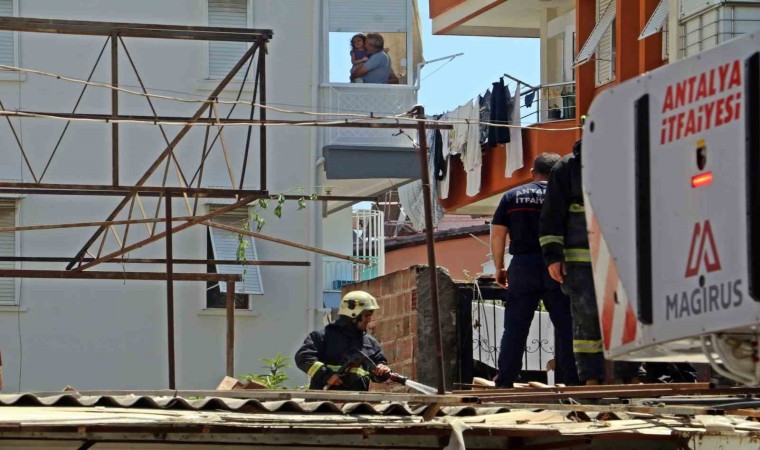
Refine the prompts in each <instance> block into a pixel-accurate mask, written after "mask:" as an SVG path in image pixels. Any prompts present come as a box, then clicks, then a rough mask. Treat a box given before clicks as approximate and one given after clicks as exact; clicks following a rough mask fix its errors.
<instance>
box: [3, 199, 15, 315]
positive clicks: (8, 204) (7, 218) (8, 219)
mask: <svg viewBox="0 0 760 450" xmlns="http://www.w3.org/2000/svg"><path fill="white" fill-rule="evenodd" d="M15 226H16V201H15V200H7V199H0V227H15ZM16 240H17V233H15V232H12V231H9V232H5V233H0V256H17V254H16V249H17V246H16ZM15 268H16V263H15V262H13V261H0V269H15ZM17 303H18V300H17V299H16V279H15V278H0V305H16V304H17Z"/></svg>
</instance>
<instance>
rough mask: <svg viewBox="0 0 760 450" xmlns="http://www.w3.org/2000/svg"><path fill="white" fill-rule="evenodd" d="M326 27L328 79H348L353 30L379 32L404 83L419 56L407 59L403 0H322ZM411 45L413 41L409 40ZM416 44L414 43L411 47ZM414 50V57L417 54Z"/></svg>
mask: <svg viewBox="0 0 760 450" xmlns="http://www.w3.org/2000/svg"><path fill="white" fill-rule="evenodd" d="M324 5H325V6H324V8H325V10H324V11H325V14H326V16H327V28H328V36H327V39H328V48H329V52H328V57H329V64H328V68H327V69H328V72H327V77H328V80H329V81H330V82H332V83H348V82H350V72H351V68H352V64H351V56H350V53H351V49H352V46H351V38H352V36H354V35H355V34H358V33H362V34H365V35H366V34H367V33H380V35H382V36H383V40H384V41H385V45H384V46H383V47H384V49H385V51H386V53H387V54H388V56H390V60H391V67H392V68H393V71H394V73H395V74H396V75H397V76H398V77H399V79H400V83H401V84H406V83H407V82H408V81H409V79H410V78H411V75H412V74H411V73H409V72H412V71H413V70H414V68H415V67H416V66H415V65H414V64H416V63H417V62H421V60H419V61H417V60H415V61H410V52H412V50H411V48H409V42H408V37H409V36H408V34H407V32H408V31H410V28H409V21H410V19H411V17H410V11H409V8H408V2H407V0H382V1H377V0H328V1H326V2H324ZM412 45H413V46H414V45H415V44H414V43H413V44H412ZM415 48H416V47H415ZM416 52H417V51H416V50H414V53H415V55H414V58H420V57H421V53H422V52H421V51H420V55H417V54H416Z"/></svg>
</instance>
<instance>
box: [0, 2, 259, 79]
mask: <svg viewBox="0 0 760 450" xmlns="http://www.w3.org/2000/svg"><path fill="white" fill-rule="evenodd" d="M0 1H3V0H0ZM208 25H209V26H210V27H232V28H248V0H208ZM246 50H248V44H247V43H245V42H219V41H209V43H208V77H209V78H212V79H219V78H224V77H225V76H226V75H227V74H228V73H229V72H230V70H231V69H232V67H233V66H234V65H235V64H236V63H237V62H238V61H239V60H240V58H241V57H242V56H243V54H244V53H245V52H246ZM244 75H245V67H244V68H243V69H241V70H240V71H239V72H238V73H237V75H235V78H234V79H235V80H242V79H243V76H244ZM249 78H250V74H249Z"/></svg>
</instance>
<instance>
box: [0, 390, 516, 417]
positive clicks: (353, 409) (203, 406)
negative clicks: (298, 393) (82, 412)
mask: <svg viewBox="0 0 760 450" xmlns="http://www.w3.org/2000/svg"><path fill="white" fill-rule="evenodd" d="M0 406H55V407H95V406H99V407H108V408H140V409H164V410H187V411H233V412H245V413H298V414H312V413H313V414H348V415H383V416H423V415H425V413H426V412H427V410H428V408H430V407H431V405H423V406H416V407H414V408H412V407H410V406H409V405H408V404H407V403H403V402H388V403H368V402H351V403H334V402H331V401H305V400H300V399H291V400H280V401H260V400H257V399H239V398H221V397H205V398H200V399H186V398H182V397H168V396H167V397H149V396H138V395H114V396H108V395H91V396H90V395H77V394H73V393H72V394H68V393H64V394H60V395H51V396H38V395H35V394H30V393H25V394H4V395H0ZM506 411H509V409H508V408H504V407H477V408H476V407H473V406H444V407H442V408H441V409H440V411H439V412H438V414H437V415H438V416H455V417H469V416H476V415H478V414H496V413H500V412H506Z"/></svg>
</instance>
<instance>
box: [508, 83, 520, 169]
mask: <svg viewBox="0 0 760 450" xmlns="http://www.w3.org/2000/svg"><path fill="white" fill-rule="evenodd" d="M512 105H513V107H512V120H511V122H512V127H510V128H508V130H509V134H510V137H511V141H510V143H509V145H508V146H507V164H506V168H505V171H504V176H505V177H507V178H510V177H511V176H512V174H513V173H514V172H515V171H516V170H518V169H522V167H523V145H522V129H521V128H520V83H517V88H516V89H515V96H514V98H513V101H512Z"/></svg>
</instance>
